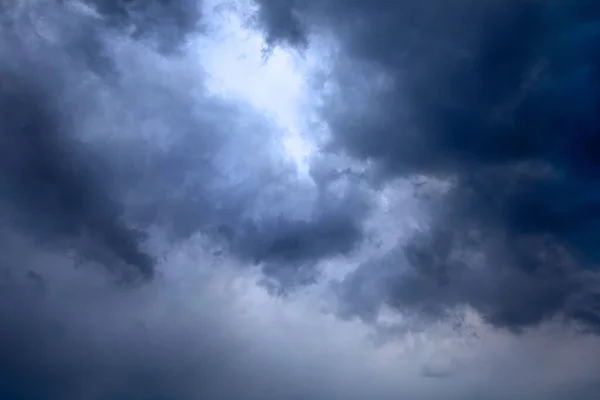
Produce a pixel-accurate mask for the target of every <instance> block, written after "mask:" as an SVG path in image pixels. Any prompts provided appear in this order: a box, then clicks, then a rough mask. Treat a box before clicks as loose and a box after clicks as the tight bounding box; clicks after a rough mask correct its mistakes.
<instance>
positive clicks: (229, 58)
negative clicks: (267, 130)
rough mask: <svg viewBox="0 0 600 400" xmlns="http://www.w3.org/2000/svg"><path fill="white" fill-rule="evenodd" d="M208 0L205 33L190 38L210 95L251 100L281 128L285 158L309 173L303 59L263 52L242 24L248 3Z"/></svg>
mask: <svg viewBox="0 0 600 400" xmlns="http://www.w3.org/2000/svg"><path fill="white" fill-rule="evenodd" d="M218 3H219V1H218V0H217V1H215V2H209V3H208V4H207V5H206V8H207V10H206V12H207V13H210V14H211V16H210V18H208V20H209V21H211V24H210V26H209V30H210V33H209V34H208V35H205V36H202V37H201V38H199V39H198V40H197V42H195V46H197V49H198V50H197V51H198V56H199V57H200V59H201V64H202V66H203V68H204V69H205V72H206V73H207V76H208V81H207V82H206V84H207V88H208V90H209V91H211V92H212V93H213V94H215V95H218V96H221V97H226V98H229V99H232V100H238V101H243V102H246V103H248V104H250V105H251V106H252V107H254V108H255V109H256V110H257V111H259V112H261V113H263V114H264V115H265V116H266V117H267V118H269V119H271V120H272V121H273V122H274V123H275V124H276V125H277V126H278V127H279V128H281V130H282V144H283V147H284V149H285V151H286V153H287V156H288V157H289V158H290V159H291V160H293V161H294V162H295V163H296V165H297V167H298V170H299V172H300V174H302V175H305V174H306V173H307V172H308V160H307V159H308V157H309V156H310V154H311V152H312V151H313V144H312V143H310V141H309V140H307V136H308V135H307V131H308V129H309V127H308V118H307V115H309V114H310V108H309V107H308V106H307V103H308V101H307V99H308V84H307V82H306V76H307V74H308V72H309V71H310V67H309V65H308V62H307V60H306V58H303V57H301V56H300V55H298V54H294V53H293V52H291V51H288V50H286V49H282V48H273V49H268V50H267V45H266V43H265V41H264V39H263V38H262V37H261V35H260V34H259V33H257V32H256V31H254V30H251V29H249V28H247V27H245V26H244V19H243V15H245V14H246V12H247V7H248V5H245V4H243V3H244V2H238V3H236V6H235V7H220V6H219V4H218Z"/></svg>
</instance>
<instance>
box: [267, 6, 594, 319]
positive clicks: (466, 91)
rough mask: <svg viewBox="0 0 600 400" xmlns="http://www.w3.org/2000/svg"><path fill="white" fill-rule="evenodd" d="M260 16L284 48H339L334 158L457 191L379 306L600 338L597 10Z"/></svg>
mask: <svg viewBox="0 0 600 400" xmlns="http://www.w3.org/2000/svg"><path fill="white" fill-rule="evenodd" d="M258 3H259V5H260V8H259V13H258V18H257V20H258V22H259V25H258V26H259V27H260V28H262V29H263V30H264V31H265V32H266V34H267V37H269V38H270V40H271V41H272V42H273V43H284V44H286V45H291V46H300V47H305V46H306V43H307V40H308V38H309V35H310V34H312V33H317V32H323V31H324V32H329V33H331V34H333V36H334V37H335V38H337V39H338V41H339V45H340V48H341V56H339V57H338V58H339V59H340V61H339V62H338V65H337V67H335V68H334V72H333V76H334V79H335V80H336V81H337V82H338V89H337V92H335V93H334V94H333V95H328V105H327V106H326V107H325V109H324V115H325V117H326V118H327V120H328V121H329V123H330V126H331V127H332V135H333V138H332V144H331V145H332V147H333V148H336V149H338V150H342V151H344V152H346V153H348V154H350V155H352V156H354V157H357V158H359V159H363V160H370V161H371V162H373V163H375V164H376V165H377V166H378V170H379V171H380V175H381V176H380V179H383V180H386V179H388V178H394V177H399V176H400V177H411V176H415V175H417V176H429V177H433V178H442V179H448V180H450V181H451V182H453V188H452V189H451V190H450V191H449V193H447V194H446V195H444V198H443V199H442V200H441V201H440V202H439V203H438V204H437V206H436V208H435V209H433V210H432V212H433V215H434V216H435V218H434V222H433V226H432V227H431V230H430V231H429V232H427V233H425V234H419V236H418V237H416V238H415V239H414V240H413V241H412V242H411V244H409V245H408V247H406V248H405V251H404V253H405V254H404V255H403V256H402V257H401V258H400V259H396V260H395V263H396V268H395V271H396V273H395V275H396V278H395V279H393V280H394V281H395V283H389V282H379V283H380V284H381V285H382V286H383V287H384V288H382V290H381V292H380V293H382V294H383V295H382V296H381V297H380V299H379V301H381V302H384V303H385V302H387V303H389V304H393V305H394V306H396V307H398V308H400V309H415V308H416V309H418V310H421V311H423V312H425V313H426V314H427V313H434V314H442V315H443V314H444V313H443V311H444V310H446V309H448V308H453V307H455V306H457V305H460V304H467V305H470V306H472V307H475V308H476V309H478V310H479V311H480V312H482V313H483V314H484V315H486V316H487V318H488V320H489V321H490V322H492V323H493V324H495V325H497V326H503V327H508V328H511V329H521V328H523V327H527V326H531V325H533V324H537V323H539V322H540V321H543V320H545V319H547V318H550V317H552V316H554V315H556V314H564V315H566V316H567V318H568V319H571V320H576V321H577V322H582V323H584V324H589V325H590V326H593V327H596V328H597V326H598V310H599V309H598V307H599V304H598V302H597V283H596V281H597V264H598V253H597V249H596V246H595V244H594V243H595V240H596V237H597V236H598V232H597V230H596V228H595V226H596V225H597V223H596V221H597V211H596V209H597V208H598V199H597V195H596V189H595V186H596V181H597V169H598V165H597V160H596V159H597V157H596V152H597V147H598V146H597V141H598V129H599V126H600V124H599V121H598V117H597V113H596V111H595V110H596V109H597V107H598V97H597V92H598V76H597V71H596V70H597V65H598V57H597V56H598V46H599V43H600V37H599V36H598V28H597V27H598V21H599V16H598V15H599V14H598V11H599V10H598V8H597V7H596V6H592V5H590V3H589V2H585V1H583V2H575V3H574V4H573V3H572V2H569V4H568V6H567V4H566V2H562V1H555V2H550V3H547V2H546V3H544V4H540V3H538V2H531V1H519V0H515V1H508V2H496V1H477V2H475V1H464V0H461V1H440V2H433V3H432V2H416V1H396V2H365V1H347V0H343V1H326V2H319V1H303V2H299V1H298V2H297V1H287V2H275V1H269V0H259V1H258ZM283 3H285V5H284V4H283ZM283 22H285V24H283ZM284 27H288V29H285V28H284ZM392 257H396V256H395V255H392ZM477 258H478V261H473V260H475V259H477ZM370 264H371V263H370ZM364 268H365V270H367V269H368V270H372V269H373V266H372V265H369V266H365V267H364ZM378 268H387V267H378ZM384 275H385V274H384ZM358 276H360V277H362V278H358ZM386 276H387V275H386ZM356 279H363V280H364V281H365V282H368V281H370V280H377V279H379V278H377V274H371V273H367V272H365V273H364V274H360V275H356V276H355V277H353V278H352V282H354V283H352V284H351V286H352V287H356V286H357V285H358V284H357V283H356V282H355V280H356ZM364 284H365V285H367V283H364ZM358 286H360V285H358ZM386 288H387V289H386ZM350 296H351V295H350ZM357 302H360V300H357Z"/></svg>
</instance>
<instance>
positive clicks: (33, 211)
mask: <svg viewBox="0 0 600 400" xmlns="http://www.w3.org/2000/svg"><path fill="white" fill-rule="evenodd" d="M188 3H189V4H188ZM188 3H185V2H184V3H180V2H177V3H169V2H162V1H159V2H150V3H144V4H145V5H144V6H142V5H141V4H137V3H132V2H124V3H120V2H119V3H110V4H109V3H108V2H97V3H95V4H96V5H97V6H98V8H99V11H100V13H101V15H102V16H103V18H109V19H112V18H116V15H117V14H118V15H121V14H120V12H121V11H123V12H125V14H126V15H128V16H129V17H128V18H131V19H132V21H133V22H131V23H137V21H138V17H139V18H141V20H142V21H145V22H144V29H148V30H149V31H150V32H152V33H153V34H155V35H156V37H157V38H168V37H169V32H166V33H165V32H163V28H164V26H163V22H164V21H163V20H161V19H159V20H155V18H154V17H155V15H154V13H155V12H156V13H158V11H159V10H163V8H164V10H163V11H164V12H165V13H166V14H164V16H165V18H166V17H168V16H169V15H171V14H170V13H171V12H173V13H175V14H176V15H179V16H183V15H185V16H186V17H189V18H192V15H191V14H192V12H191V10H189V9H188V7H187V6H186V4H187V5H188V6H189V7H191V6H192V3H191V2H188ZM73 4H75V3H69V2H65V3H64V4H62V5H48V4H43V3H39V4H38V3H36V2H32V3H28V4H27V5H25V6H23V7H20V8H19V7H16V6H15V7H13V8H10V7H7V8H6V9H5V10H4V14H3V16H4V22H3V26H2V28H3V32H5V33H6V35H4V40H3V42H2V51H3V53H4V54H6V55H10V57H6V58H4V60H3V64H2V82H3V84H2V102H1V106H2V109H1V110H0V111H1V113H2V115H1V116H2V126H1V127H2V132H1V133H2V141H3V147H2V150H1V151H2V154H3V157H2V161H1V163H2V169H3V172H2V185H3V194H2V195H3V202H2V204H3V206H4V208H5V210H6V213H5V214H6V215H10V216H11V220H13V222H14V223H15V224H17V225H18V226H19V227H20V229H22V230H24V231H26V232H27V234H32V235H34V236H36V238H38V239H40V238H43V240H42V241H44V242H46V243H47V244H48V243H54V244H55V245H58V244H60V245H61V246H67V247H68V248H79V253H80V255H81V256H84V257H87V258H94V259H96V260H97V261H99V262H100V263H101V264H105V265H106V266H107V267H108V266H109V265H112V264H114V263H115V257H116V259H117V260H120V261H119V262H124V263H125V264H129V265H134V266H136V267H137V268H138V269H140V270H142V271H143V273H144V274H145V275H151V272H152V265H151V264H152V261H151V257H150V256H149V255H147V254H145V253H144V252H143V251H142V250H141V248H142V247H143V243H144V235H143V234H141V233H140V232H142V231H143V230H145V229H159V230H161V231H162V232H164V233H165V235H166V236H167V237H168V238H169V240H174V241H180V240H184V239H186V238H189V237H190V236H192V235H194V234H195V233H198V232H202V233H204V234H208V235H211V236H212V237H213V238H215V239H216V240H218V241H220V242H221V243H222V247H223V249H221V250H220V251H227V252H233V253H234V254H236V255H237V256H238V257H240V258H242V259H244V260H246V261H248V262H249V263H262V264H264V265H265V271H267V272H269V274H270V275H273V276H279V275H281V274H280V273H279V272H278V271H279V270H280V269H281V270H285V273H283V275H281V276H284V275H285V276H286V277H288V278H286V279H290V278H289V276H290V275H291V276H292V277H293V275H294V274H295V272H294V271H296V269H298V268H301V267H302V269H303V270H305V271H306V270H307V269H306V268H305V267H306V266H310V265H312V264H314V262H315V261H316V260H318V259H320V258H321V257H325V256H328V255H332V254H336V253H342V252H349V251H351V250H352V249H353V248H354V246H355V244H356V243H358V242H359V241H360V240H361V239H362V227H361V223H362V220H363V219H364V217H365V216H366V211H367V209H368V207H367V202H368V201H367V195H366V192H365V191H364V190H363V189H361V188H355V187H352V186H349V187H348V188H346V189H339V186H340V185H339V181H340V179H338V178H333V179H321V181H319V182H318V184H316V185H313V184H309V183H300V182H298V181H297V179H296V173H295V171H294V168H293V167H292V165H291V164H290V163H289V162H287V161H285V160H283V158H282V157H281V155H280V154H281V151H282V148H281V147H279V144H278V140H279V137H278V136H277V135H278V133H277V132H276V131H275V128H274V126H273V125H271V124H270V123H269V122H268V121H267V120H265V119H264V118H262V117H261V116H259V115H257V114H256V113H254V112H253V111H251V110H249V108H248V107H247V106H245V105H241V104H232V105H230V104H226V103H225V102H224V101H222V100H219V99H216V98H214V97H211V96H209V95H207V94H205V93H203V89H202V77H201V72H200V67H199V66H198V67H197V68H198V69H197V70H193V67H190V68H189V69H188V68H187V67H184V65H185V63H186V62H187V63H189V62H190V60H188V59H185V58H184V57H185V55H184V54H180V55H178V56H177V57H174V56H173V55H172V54H171V55H167V56H166V57H167V58H165V54H164V53H161V54H150V53H148V50H149V49H152V48H153V46H152V44H151V43H147V42H146V41H144V40H142V41H141V42H140V44H139V45H136V44H135V43H137V42H138V40H139V39H140V38H139V37H137V36H136V37H133V38H131V37H130V36H129V35H127V34H124V33H123V32H121V31H119V30H117V31H115V30H112V29H110V28H107V27H105V26H104V25H103V24H102V21H99V20H98V19H97V18H96V17H94V16H90V14H89V13H87V12H83V11H82V10H81V9H78V8H77V7H73ZM136 4H137V5H136ZM193 5H194V7H196V6H198V7H199V5H197V4H196V3H195V2H194V3H193ZM109 6H110V7H109ZM121 7H125V8H123V9H122V8H121ZM118 10H121V11H118ZM117 11H118V12H117ZM129 12H131V15H130V14H129ZM161 15H163V14H161ZM169 21H170V20H169ZM151 22H152V23H156V24H157V25H156V26H154V25H152V24H151ZM146 23H147V24H148V25H146ZM165 23H166V22H165ZM169 23H170V22H169ZM173 24H175V25H177V26H179V27H181V28H182V29H184V28H185V29H187V32H188V33H189V32H191V30H192V28H191V26H190V27H188V28H189V29H188V28H186V26H185V24H183V25H182V24H180V23H178V22H177V23H176V22H173ZM148 45H149V47H147V46H148ZM136 46H137V47H136ZM144 49H146V50H144ZM150 52H152V50H150ZM161 63H162V64H161ZM154 65H168V66H167V67H166V68H167V69H168V68H175V69H176V68H180V70H178V71H175V70H173V72H168V73H165V72H164V71H162V70H160V67H154ZM181 68H183V69H181ZM178 74H179V75H178ZM180 74H183V75H180ZM187 74H189V75H187ZM180 76H181V77H180ZM184 76H187V78H183V77H184ZM186 79H187V80H188V81H187V82H186ZM194 86H195V88H194V89H192V90H190V87H194ZM347 186H348V185H347ZM134 227H135V229H134ZM84 238H85V239H84ZM117 269H118V268H117ZM309 270H310V268H309ZM281 279H283V278H281Z"/></svg>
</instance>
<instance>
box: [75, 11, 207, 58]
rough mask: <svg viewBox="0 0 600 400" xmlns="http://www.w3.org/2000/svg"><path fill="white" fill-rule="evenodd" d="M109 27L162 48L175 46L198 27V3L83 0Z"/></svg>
mask: <svg viewBox="0 0 600 400" xmlns="http://www.w3.org/2000/svg"><path fill="white" fill-rule="evenodd" d="M85 3H87V4H90V5H91V6H92V7H93V8H94V9H95V10H96V11H97V12H98V13H100V14H101V15H102V16H103V17H104V18H105V20H106V22H107V23H108V25H109V26H111V27H114V28H119V29H122V30H124V31H125V32H128V33H129V34H131V35H132V37H134V38H137V39H149V40H152V41H154V42H155V43H157V44H158V46H159V48H160V49H161V50H162V51H167V52H169V51H172V50H173V49H176V48H177V47H178V46H179V45H180V44H181V42H182V41H185V39H187V37H188V35H189V34H190V33H191V32H194V31H196V30H197V29H199V24H200V17H201V8H202V2H201V1H196V0H155V1H140V0H133V1H131V0H86V1H85Z"/></svg>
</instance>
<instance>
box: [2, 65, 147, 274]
mask: <svg viewBox="0 0 600 400" xmlns="http://www.w3.org/2000/svg"><path fill="white" fill-rule="evenodd" d="M21 61H22V64H21V65H20V67H21V69H20V70H19V71H11V70H10V68H6V65H4V66H3V67H5V68H2V69H3V70H2V71H1V72H0V185H1V186H0V187H1V191H2V194H1V195H0V199H1V202H0V212H1V213H2V214H1V215H2V219H3V221H4V224H5V227H6V226H10V225H14V226H16V227H17V228H18V229H20V230H22V231H24V232H26V233H27V234H33V235H34V237H35V239H37V240H40V242H42V243H43V244H53V245H59V244H60V245H64V246H69V244H68V243H70V244H71V245H72V244H73V243H77V242H80V246H78V247H80V248H81V250H82V252H83V253H85V254H87V255H93V254H95V256H94V257H95V258H97V257H101V258H104V260H105V261H108V263H109V264H114V263H115V262H119V261H120V262H124V263H125V264H126V265H130V266H133V267H135V268H137V269H138V270H139V271H138V272H140V273H141V274H142V275H143V276H145V277H151V276H152V274H153V268H154V267H153V265H152V264H153V262H152V260H151V258H150V256H148V255H147V254H145V253H144V252H143V251H141V250H140V243H139V242H140V238H141V235H140V234H139V233H137V232H136V231H135V230H133V229H131V228H129V227H127V226H126V225H125V224H124V223H123V221H122V220H121V210H120V206H119V204H118V203H117V202H115V201H114V200H113V199H112V198H111V195H110V191H109V190H110V189H109V188H108V187H105V185H104V180H105V179H106V177H105V176H104V172H103V170H102V163H101V162H99V160H98V159H97V157H96V156H95V155H94V154H93V153H89V152H87V151H86V149H85V148H83V146H82V145H81V144H79V143H78V141H77V138H76V137H73V135H72V133H73V132H71V129H72V127H71V126H69V125H70V123H69V115H68V114H67V113H65V110H61V109H59V107H60V90H57V86H56V85H57V84H58V82H54V83H52V84H49V83H48V82H42V81H38V82H36V80H38V79H37V78H36V77H35V75H34V74H35V73H36V72H40V69H38V68H35V67H32V66H31V65H29V66H28V65H26V64H25V62H24V60H21ZM28 73H31V74H32V75H30V76H27V74H28ZM53 78H54V79H57V80H59V79H60V78H61V77H60V76H53ZM53 89H54V90H53ZM7 224H8V225H7ZM85 238H89V240H87V239H85ZM106 257H108V258H106ZM120 272H122V271H120Z"/></svg>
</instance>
